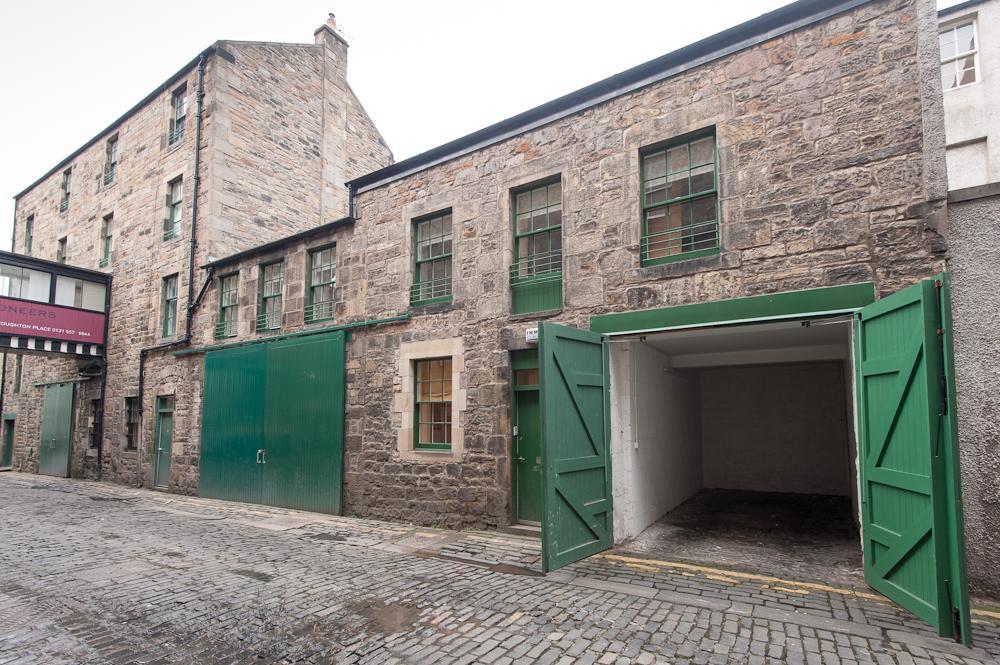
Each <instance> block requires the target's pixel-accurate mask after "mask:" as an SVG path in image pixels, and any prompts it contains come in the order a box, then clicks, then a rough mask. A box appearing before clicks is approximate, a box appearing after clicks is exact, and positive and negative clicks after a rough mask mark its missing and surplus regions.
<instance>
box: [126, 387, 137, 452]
mask: <svg viewBox="0 0 1000 665" xmlns="http://www.w3.org/2000/svg"><path fill="white" fill-rule="evenodd" d="M138 447H139V398H138V397H126V398H125V450H136V449H137V448H138Z"/></svg>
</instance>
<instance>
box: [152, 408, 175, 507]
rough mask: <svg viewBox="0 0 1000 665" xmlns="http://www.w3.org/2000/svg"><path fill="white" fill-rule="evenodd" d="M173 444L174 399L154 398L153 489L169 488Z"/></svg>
mask: <svg viewBox="0 0 1000 665" xmlns="http://www.w3.org/2000/svg"><path fill="white" fill-rule="evenodd" d="M173 443H174V397H173V395H163V396H160V397H157V398H156V444H155V447H154V448H153V487H163V488H166V487H170V460H171V459H172V449H173Z"/></svg>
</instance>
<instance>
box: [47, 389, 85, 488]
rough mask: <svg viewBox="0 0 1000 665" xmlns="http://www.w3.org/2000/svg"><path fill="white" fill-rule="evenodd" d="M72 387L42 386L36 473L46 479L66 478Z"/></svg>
mask: <svg viewBox="0 0 1000 665" xmlns="http://www.w3.org/2000/svg"><path fill="white" fill-rule="evenodd" d="M75 387H76V384H74V383H56V384H51V385H48V386H45V401H44V402H43V403H42V431H41V434H40V436H39V439H40V441H39V442H38V473H41V474H44V475H46V476H58V477H60V478H68V477H69V457H70V451H71V448H72V442H71V440H70V434H71V433H72V430H73V391H74V388H75Z"/></svg>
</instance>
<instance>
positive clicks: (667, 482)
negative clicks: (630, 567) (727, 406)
mask: <svg viewBox="0 0 1000 665" xmlns="http://www.w3.org/2000/svg"><path fill="white" fill-rule="evenodd" d="M610 360H611V457H612V466H611V469H612V492H613V497H614V539H615V542H616V543H617V542H621V541H623V540H626V539H628V538H632V537H634V536H636V535H638V534H639V533H640V532H642V531H643V530H644V529H645V528H646V527H648V526H649V525H650V524H652V523H653V522H655V521H656V520H657V519H659V518H660V517H662V516H663V515H664V514H665V513H666V512H668V511H670V510H671V509H673V508H674V507H676V506H677V505H679V504H680V503H682V502H683V501H684V500H685V499H687V498H689V497H690V496H692V495H693V494H694V493H695V492H697V491H698V490H699V489H701V487H702V482H701V481H702V459H701V445H700V441H699V439H700V433H699V429H700V418H699V416H698V404H699V391H698V381H697V376H696V375H695V374H693V373H692V374H686V373H680V372H678V371H676V370H674V369H672V368H671V365H670V358H669V356H667V355H665V354H663V353H660V352H659V351H656V350H655V349H653V348H651V347H649V346H647V345H646V344H643V343H641V342H638V341H633V342H615V343H612V345H611V357H610Z"/></svg>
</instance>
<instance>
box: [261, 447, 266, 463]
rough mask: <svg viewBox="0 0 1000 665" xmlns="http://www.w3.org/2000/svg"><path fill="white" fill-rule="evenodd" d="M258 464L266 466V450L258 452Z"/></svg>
mask: <svg viewBox="0 0 1000 665" xmlns="http://www.w3.org/2000/svg"><path fill="white" fill-rule="evenodd" d="M260 463H261V464H267V448H265V449H263V450H261V451H260Z"/></svg>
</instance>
